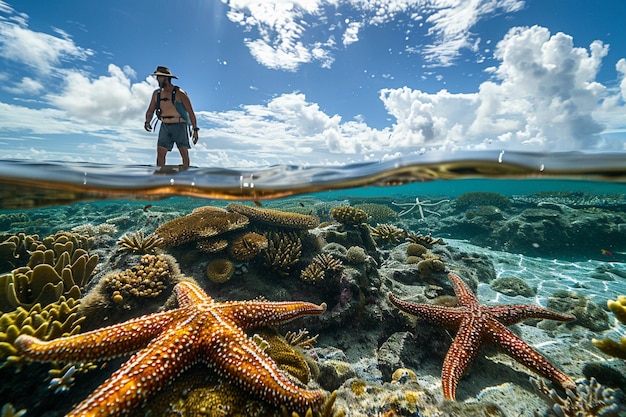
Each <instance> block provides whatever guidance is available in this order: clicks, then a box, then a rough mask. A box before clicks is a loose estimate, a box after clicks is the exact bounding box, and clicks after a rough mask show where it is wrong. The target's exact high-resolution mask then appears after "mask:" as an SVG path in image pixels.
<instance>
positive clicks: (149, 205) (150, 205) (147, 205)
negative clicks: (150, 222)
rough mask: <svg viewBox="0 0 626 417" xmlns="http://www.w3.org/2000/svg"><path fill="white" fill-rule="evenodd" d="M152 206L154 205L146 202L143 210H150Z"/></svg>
mask: <svg viewBox="0 0 626 417" xmlns="http://www.w3.org/2000/svg"><path fill="white" fill-rule="evenodd" d="M150 207H152V204H146V205H145V206H143V211H148V209H149V208H150Z"/></svg>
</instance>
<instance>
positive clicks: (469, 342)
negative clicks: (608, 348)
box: [389, 272, 576, 400]
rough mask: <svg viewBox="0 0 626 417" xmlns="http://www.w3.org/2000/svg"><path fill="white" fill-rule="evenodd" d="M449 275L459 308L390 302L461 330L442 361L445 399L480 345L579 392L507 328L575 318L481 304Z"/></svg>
mask: <svg viewBox="0 0 626 417" xmlns="http://www.w3.org/2000/svg"><path fill="white" fill-rule="evenodd" d="M448 276H449V277H450V280H451V281H452V285H453V287H454V292H455V293H456V295H457V298H458V299H459V304H460V307H444V306H437V305H430V304H418V303H411V302H408V301H402V300H400V299H399V298H397V297H396V296H395V295H393V294H392V293H389V300H390V301H391V302H392V303H393V304H394V305H395V306H396V307H398V308H399V309H400V310H402V311H405V312H407V313H410V314H413V315H416V316H417V317H418V318H420V319H423V320H426V321H428V322H431V323H434V324H438V325H441V326H444V327H446V328H448V329H452V330H458V332H457V334H456V337H455V338H454V341H453V342H452V345H451V346H450V349H449V350H448V353H447V354H446V358H445V359H444V361H443V370H442V374H441V385H442V387H443V395H444V397H445V398H447V399H452V400H453V399H455V396H456V387H457V385H458V383H459V380H460V379H461V377H462V376H463V374H464V373H465V371H467V369H468V368H469V366H470V364H471V363H472V361H473V360H474V358H475V357H476V355H477V354H478V349H479V348H480V346H481V345H483V344H486V343H489V344H492V345H495V346H497V347H499V348H500V349H502V350H504V352H505V353H506V354H508V355H509V356H511V357H512V358H513V359H515V360H516V361H518V362H519V363H521V364H523V365H525V366H526V367H528V368H530V369H531V370H533V371H534V372H536V373H538V374H539V375H542V376H544V377H546V378H548V379H550V380H551V381H553V382H555V383H557V384H559V385H560V386H561V387H563V388H564V389H567V388H569V389H571V390H572V391H574V392H575V391H576V384H575V383H574V381H572V379H571V378H570V377H568V376H567V375H565V374H564V373H563V372H561V371H559V370H558V369H557V368H556V367H554V365H552V364H551V363H550V362H549V361H548V360H547V359H546V358H544V357H543V356H541V354H540V353H539V352H537V351H536V350H534V349H533V348H532V347H530V346H529V345H528V344H527V343H526V342H524V341H523V340H522V339H520V338H519V337H517V336H515V335H514V334H513V333H512V332H511V331H510V330H508V329H507V328H506V327H505V326H510V325H513V324H515V323H518V322H520V321H523V320H526V319H529V318H540V319H550V320H559V321H570V320H574V319H575V317H574V316H573V315H571V314H562V313H557V312H554V311H550V310H546V309H544V308H541V307H535V306H530V305H523V304H511V305H498V306H486V305H484V304H483V305H481V304H479V303H478V298H476V296H475V295H474V294H473V293H472V291H471V290H470V289H469V287H468V286H467V284H465V283H464V282H463V280H462V279H461V278H460V277H459V276H458V275H456V274H454V273H452V272H450V273H449V274H448Z"/></svg>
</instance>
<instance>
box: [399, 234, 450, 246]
mask: <svg viewBox="0 0 626 417" xmlns="http://www.w3.org/2000/svg"><path fill="white" fill-rule="evenodd" d="M406 240H407V241H408V242H411V243H418V244H420V245H422V246H424V247H425V248H427V249H432V247H433V246H435V245H445V242H444V241H443V239H442V238H440V237H438V238H434V237H432V235H431V234H430V233H429V234H427V235H423V234H421V233H408V234H407V236H406Z"/></svg>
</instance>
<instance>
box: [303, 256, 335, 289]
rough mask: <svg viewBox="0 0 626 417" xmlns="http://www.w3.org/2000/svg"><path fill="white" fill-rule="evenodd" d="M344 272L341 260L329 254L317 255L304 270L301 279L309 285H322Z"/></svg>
mask: <svg viewBox="0 0 626 417" xmlns="http://www.w3.org/2000/svg"><path fill="white" fill-rule="evenodd" d="M341 271H343V263H342V262H341V260H339V259H336V258H334V257H333V256H332V255H330V254H327V253H320V254H318V255H316V256H315V257H314V258H313V260H312V261H311V263H310V264H309V265H308V266H307V267H306V268H304V269H303V270H302V273H301V275H300V277H301V278H302V280H303V281H304V282H307V283H309V284H320V283H321V282H322V281H324V280H326V279H327V278H329V277H330V276H333V275H335V274H336V273H338V272H341Z"/></svg>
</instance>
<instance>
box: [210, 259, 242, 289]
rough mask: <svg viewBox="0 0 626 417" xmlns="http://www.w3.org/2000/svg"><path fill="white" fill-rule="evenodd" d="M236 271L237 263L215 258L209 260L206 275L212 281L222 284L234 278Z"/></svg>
mask: <svg viewBox="0 0 626 417" xmlns="http://www.w3.org/2000/svg"><path fill="white" fill-rule="evenodd" d="M234 273H235V264H234V263H233V262H232V261H230V260H228V259H215V260H213V261H211V262H209V265H208V266H207V268H206V276H207V278H208V279H209V280H210V281H211V282H215V283H217V284H222V283H224V282H226V281H228V280H229V279H231V278H232V276H233V274H234Z"/></svg>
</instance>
